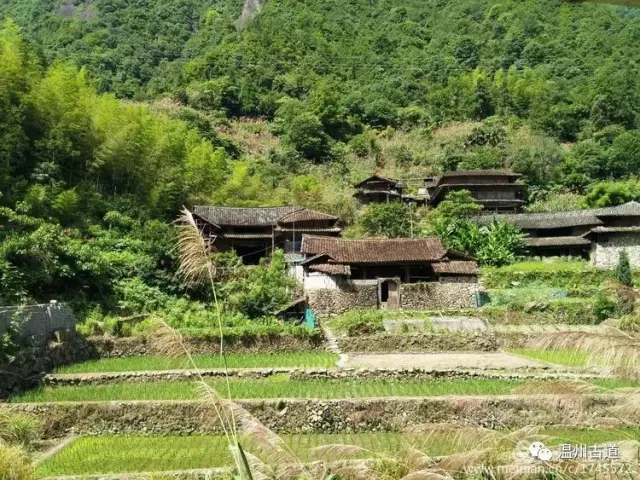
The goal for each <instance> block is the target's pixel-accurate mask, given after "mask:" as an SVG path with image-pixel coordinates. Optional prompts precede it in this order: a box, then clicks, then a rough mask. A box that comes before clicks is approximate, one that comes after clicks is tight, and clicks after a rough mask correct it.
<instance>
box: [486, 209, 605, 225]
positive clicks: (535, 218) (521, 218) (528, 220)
mask: <svg viewBox="0 0 640 480" xmlns="http://www.w3.org/2000/svg"><path fill="white" fill-rule="evenodd" d="M494 220H497V221H500V222H507V223H510V224H511V225H515V226H517V227H520V228H522V229H525V230H527V229H552V228H566V227H578V226H584V225H593V226H596V225H603V223H604V222H603V221H602V220H600V219H599V218H598V217H597V216H596V215H595V214H594V211H593V210H574V211H570V212H556V213H516V214H503V215H481V216H479V217H477V221H478V223H480V224H482V225H489V224H490V223H491V222H493V221H494Z"/></svg>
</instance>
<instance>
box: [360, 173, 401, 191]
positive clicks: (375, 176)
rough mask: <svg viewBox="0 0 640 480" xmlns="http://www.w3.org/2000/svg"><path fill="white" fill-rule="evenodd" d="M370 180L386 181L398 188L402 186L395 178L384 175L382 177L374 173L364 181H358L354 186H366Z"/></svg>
mask: <svg viewBox="0 0 640 480" xmlns="http://www.w3.org/2000/svg"><path fill="white" fill-rule="evenodd" d="M369 182H386V183H390V184H392V185H394V186H395V187H396V188H398V187H401V186H402V184H401V183H400V182H398V181H397V180H393V179H391V178H384V177H381V176H380V175H372V176H370V177H369V178H365V179H364V180H363V181H361V182H359V183H356V184H355V185H354V187H356V188H361V187H364V186H365V185H366V184H367V183H369Z"/></svg>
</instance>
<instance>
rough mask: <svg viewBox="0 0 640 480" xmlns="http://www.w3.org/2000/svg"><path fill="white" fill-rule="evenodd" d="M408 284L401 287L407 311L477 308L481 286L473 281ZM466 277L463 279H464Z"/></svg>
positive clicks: (403, 305)
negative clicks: (477, 298)
mask: <svg viewBox="0 0 640 480" xmlns="http://www.w3.org/2000/svg"><path fill="white" fill-rule="evenodd" d="M454 278H455V277H452V279H450V281H443V282H428V283H406V284H402V287H401V300H400V301H401V305H402V308H404V309H407V310H439V309H442V310H445V309H447V310H448V309H450V310H455V309H464V308H475V307H476V295H477V293H478V291H479V284H478V283H477V282H472V281H468V280H466V281H464V280H460V279H459V280H458V281H454ZM464 278H465V277H462V279H464Z"/></svg>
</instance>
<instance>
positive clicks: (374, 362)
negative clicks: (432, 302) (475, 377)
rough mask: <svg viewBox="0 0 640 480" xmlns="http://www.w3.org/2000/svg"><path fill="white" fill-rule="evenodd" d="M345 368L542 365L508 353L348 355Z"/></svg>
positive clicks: (446, 367) (510, 366)
mask: <svg viewBox="0 0 640 480" xmlns="http://www.w3.org/2000/svg"><path fill="white" fill-rule="evenodd" d="M346 366H347V367H356V368H422V369H453V368H475V369H478V368H480V369H483V368H496V369H503V368H521V367H541V366H543V364H542V363H539V362H536V361H533V360H528V359H525V358H522V357H517V356H515V355H509V354H508V353H474V352H469V353H467V352H451V353H387V354H364V353H363V354H360V353H351V354H349V359H348V361H347V365H346Z"/></svg>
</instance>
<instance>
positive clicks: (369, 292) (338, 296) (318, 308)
mask: <svg viewBox="0 0 640 480" xmlns="http://www.w3.org/2000/svg"><path fill="white" fill-rule="evenodd" d="M307 297H308V299H309V306H310V307H311V309H312V310H313V312H314V313H315V314H316V315H320V316H330V315H341V314H343V313H345V312H346V311H348V310H352V309H355V308H376V307H377V306H378V284H377V283H366V284H364V283H363V284H359V283H353V282H350V283H348V284H341V285H339V286H338V288H331V289H329V288H322V289H317V290H309V291H308V292H307Z"/></svg>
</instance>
